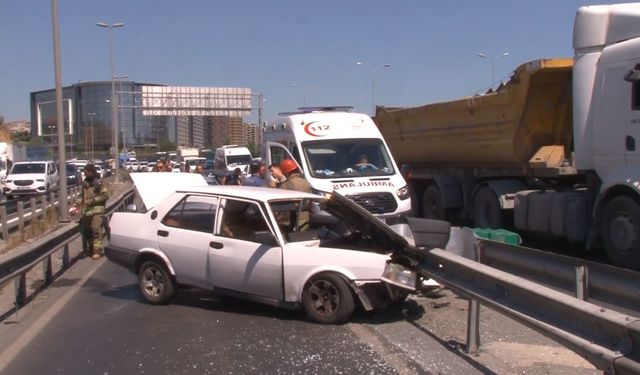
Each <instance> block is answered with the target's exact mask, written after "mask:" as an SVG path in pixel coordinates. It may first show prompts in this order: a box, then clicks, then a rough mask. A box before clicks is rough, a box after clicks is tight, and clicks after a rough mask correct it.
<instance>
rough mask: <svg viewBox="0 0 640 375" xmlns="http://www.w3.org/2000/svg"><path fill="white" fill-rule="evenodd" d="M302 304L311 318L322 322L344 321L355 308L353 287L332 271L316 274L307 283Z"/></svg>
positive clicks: (334, 322)
mask: <svg viewBox="0 0 640 375" xmlns="http://www.w3.org/2000/svg"><path fill="white" fill-rule="evenodd" d="M302 304H303V306H304V309H305V311H306V313H307V315H308V316H309V318H311V320H313V321H315V322H318V323H322V324H341V323H344V322H346V321H347V320H349V318H350V317H351V314H353V311H354V309H355V302H354V300H353V293H351V289H350V288H349V286H348V285H347V284H346V283H345V281H344V280H342V278H341V277H340V276H338V275H336V274H332V273H322V274H319V275H316V276H314V277H312V278H311V279H310V280H309V281H308V282H307V283H306V285H305V288H304V291H303V292H302Z"/></svg>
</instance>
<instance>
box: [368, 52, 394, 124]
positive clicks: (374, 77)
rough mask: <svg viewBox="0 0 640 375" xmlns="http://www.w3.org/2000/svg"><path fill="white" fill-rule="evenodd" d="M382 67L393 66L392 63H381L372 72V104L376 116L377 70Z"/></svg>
mask: <svg viewBox="0 0 640 375" xmlns="http://www.w3.org/2000/svg"><path fill="white" fill-rule="evenodd" d="M382 68H391V64H383V65H380V66H379V67H377V68H375V69H373V71H372V72H371V106H372V108H373V115H374V116H375V115H376V72H377V71H378V70H380V69H382Z"/></svg>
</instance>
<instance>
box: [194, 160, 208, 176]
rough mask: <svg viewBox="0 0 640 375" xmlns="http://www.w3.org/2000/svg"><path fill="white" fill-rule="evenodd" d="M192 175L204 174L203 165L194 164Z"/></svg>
mask: <svg viewBox="0 0 640 375" xmlns="http://www.w3.org/2000/svg"><path fill="white" fill-rule="evenodd" d="M193 173H199V174H204V173H205V172H204V165H202V164H200V163H198V164H196V167H195V169H194V170H193Z"/></svg>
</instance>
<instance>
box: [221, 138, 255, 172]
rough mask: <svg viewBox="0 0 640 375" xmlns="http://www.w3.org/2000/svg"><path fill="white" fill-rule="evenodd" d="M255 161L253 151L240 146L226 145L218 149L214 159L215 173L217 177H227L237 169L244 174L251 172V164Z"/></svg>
mask: <svg viewBox="0 0 640 375" xmlns="http://www.w3.org/2000/svg"><path fill="white" fill-rule="evenodd" d="M252 161H253V157H252V156H251V151H249V149H248V148H246V147H242V146H238V145H224V146H222V147H218V148H217V149H216V153H215V155H214V159H213V173H214V174H215V175H216V176H226V175H227V174H229V173H230V172H231V171H233V170H234V169H236V168H240V170H241V171H242V173H243V174H247V172H248V171H249V164H251V162H252Z"/></svg>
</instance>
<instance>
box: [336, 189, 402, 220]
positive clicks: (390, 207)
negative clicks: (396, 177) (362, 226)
mask: <svg viewBox="0 0 640 375" xmlns="http://www.w3.org/2000/svg"><path fill="white" fill-rule="evenodd" d="M347 198H349V199H351V200H352V201H354V202H356V203H357V204H359V205H360V206H362V207H364V208H365V209H366V210H367V211H369V212H371V213H372V214H374V215H380V214H386V213H389V212H394V211H395V210H396V209H398V203H397V202H396V200H395V198H394V197H393V194H391V193H366V194H353V195H347Z"/></svg>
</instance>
